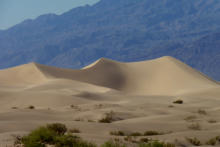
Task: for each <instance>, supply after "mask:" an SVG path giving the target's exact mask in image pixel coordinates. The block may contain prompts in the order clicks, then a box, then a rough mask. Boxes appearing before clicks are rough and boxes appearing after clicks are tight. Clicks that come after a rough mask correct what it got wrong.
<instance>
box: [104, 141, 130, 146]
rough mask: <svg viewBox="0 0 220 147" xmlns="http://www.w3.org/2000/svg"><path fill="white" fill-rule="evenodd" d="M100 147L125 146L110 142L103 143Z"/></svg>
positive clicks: (117, 142)
mask: <svg viewBox="0 0 220 147" xmlns="http://www.w3.org/2000/svg"><path fill="white" fill-rule="evenodd" d="M101 147H126V145H125V144H123V143H121V142H119V141H115V140H114V141H113V140H111V141H107V142H105V143H104V144H103V145H101Z"/></svg>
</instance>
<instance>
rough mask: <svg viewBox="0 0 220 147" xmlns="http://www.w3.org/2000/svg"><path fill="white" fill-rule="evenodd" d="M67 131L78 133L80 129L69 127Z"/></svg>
mask: <svg viewBox="0 0 220 147" xmlns="http://www.w3.org/2000/svg"><path fill="white" fill-rule="evenodd" d="M68 132H69V133H80V130H79V129H76V128H74V129H70V130H69V131H68Z"/></svg>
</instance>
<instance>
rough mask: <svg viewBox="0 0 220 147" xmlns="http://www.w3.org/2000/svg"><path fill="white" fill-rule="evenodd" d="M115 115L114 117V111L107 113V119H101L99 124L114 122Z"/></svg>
mask: <svg viewBox="0 0 220 147" xmlns="http://www.w3.org/2000/svg"><path fill="white" fill-rule="evenodd" d="M113 115H114V112H113V111H111V112H109V113H106V114H105V117H104V118H102V119H100V120H99V122H100V123H111V122H112V121H113Z"/></svg>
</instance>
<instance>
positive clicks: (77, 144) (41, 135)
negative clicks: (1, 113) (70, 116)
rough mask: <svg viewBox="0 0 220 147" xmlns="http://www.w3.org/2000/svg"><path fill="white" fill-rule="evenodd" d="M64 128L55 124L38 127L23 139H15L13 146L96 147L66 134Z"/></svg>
mask: <svg viewBox="0 0 220 147" xmlns="http://www.w3.org/2000/svg"><path fill="white" fill-rule="evenodd" d="M66 130H67V129H66V126H65V125H63V124H59V123H55V124H49V125H47V126H46V127H40V128H38V129H36V130H34V131H32V132H31V133H30V134H28V135H27V136H24V137H21V138H20V137H17V138H16V141H15V144H16V145H18V144H20V145H22V146H24V147H46V146H47V145H53V146H54V147H73V146H74V147H96V145H95V144H92V143H88V142H86V141H83V140H82V139H80V137H78V136H73V135H71V134H65V133H66Z"/></svg>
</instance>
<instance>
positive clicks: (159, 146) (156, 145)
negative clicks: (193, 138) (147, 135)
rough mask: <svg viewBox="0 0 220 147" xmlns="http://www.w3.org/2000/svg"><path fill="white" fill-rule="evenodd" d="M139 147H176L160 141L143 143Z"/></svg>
mask: <svg viewBox="0 0 220 147" xmlns="http://www.w3.org/2000/svg"><path fill="white" fill-rule="evenodd" d="M139 147H175V145H174V144H171V143H164V142H159V141H151V142H149V143H141V144H139Z"/></svg>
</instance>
